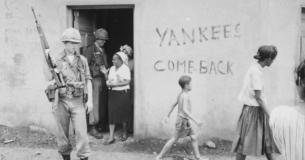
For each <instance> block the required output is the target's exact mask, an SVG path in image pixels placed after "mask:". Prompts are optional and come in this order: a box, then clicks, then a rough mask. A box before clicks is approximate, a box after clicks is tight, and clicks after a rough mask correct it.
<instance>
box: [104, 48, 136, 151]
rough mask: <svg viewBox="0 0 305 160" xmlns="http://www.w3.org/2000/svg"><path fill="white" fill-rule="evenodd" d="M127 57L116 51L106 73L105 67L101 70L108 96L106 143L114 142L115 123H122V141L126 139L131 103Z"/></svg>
mask: <svg viewBox="0 0 305 160" xmlns="http://www.w3.org/2000/svg"><path fill="white" fill-rule="evenodd" d="M127 62H128V58H127V56H126V54H125V53H123V52H117V53H116V54H114V55H113V58H112V63H113V66H112V67H111V68H110V70H109V74H108V75H107V70H106V68H102V69H101V71H102V72H103V73H104V74H105V76H106V77H107V81H106V84H107V86H108V88H109V97H108V116H109V130H110V136H109V139H108V140H107V141H106V142H105V144H106V145H108V144H112V143H114V141H115V139H114V129H115V124H118V123H119V124H123V135H122V137H121V140H122V141H125V140H126V139H127V122H128V121H129V119H130V117H131V116H130V114H131V103H130V86H129V83H130V70H129V68H128V66H127V65H126V64H127Z"/></svg>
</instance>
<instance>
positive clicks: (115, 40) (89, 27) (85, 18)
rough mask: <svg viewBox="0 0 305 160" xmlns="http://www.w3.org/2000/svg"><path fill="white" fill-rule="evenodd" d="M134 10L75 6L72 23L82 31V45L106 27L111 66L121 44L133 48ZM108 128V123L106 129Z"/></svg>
mask: <svg viewBox="0 0 305 160" xmlns="http://www.w3.org/2000/svg"><path fill="white" fill-rule="evenodd" d="M133 12H134V10H133V7H122V8H120V7H114V8H113V7H112V8H105V7H101V9H99V7H96V6H93V7H92V9H91V8H90V7H85V8H82V7H79V8H77V7H73V8H72V14H73V16H72V18H73V19H72V20H73V23H72V25H73V27H75V28H78V29H79V31H80V33H81V36H82V44H81V45H82V47H85V46H88V45H91V44H93V43H94V34H93V32H94V31H95V30H97V29H99V28H104V29H106V30H107V31H108V34H109V40H108V41H107V42H106V44H105V50H106V53H107V61H108V64H109V65H110V66H111V65H112V56H113V55H114V54H115V53H116V52H118V51H119V50H120V46H122V45H125V44H127V45H129V46H131V47H132V48H133V38H134V37H133V34H134V33H133ZM132 80H133V77H132ZM132 93H133V92H132ZM132 97H133V96H132ZM101 100H102V101H103V102H102V103H104V102H105V100H104V99H103V98H101ZM132 101H133V100H132ZM106 103H107V102H106ZM104 105H105V104H104ZM132 105H133V103H132ZM132 108H133V106H132ZM132 110H133V109H132ZM102 125H104V126H103V127H102V128H104V127H105V123H104V124H102ZM107 128H108V124H107V126H106V130H107ZM103 130H105V129H103ZM129 132H133V120H132V122H131V125H130V126H129Z"/></svg>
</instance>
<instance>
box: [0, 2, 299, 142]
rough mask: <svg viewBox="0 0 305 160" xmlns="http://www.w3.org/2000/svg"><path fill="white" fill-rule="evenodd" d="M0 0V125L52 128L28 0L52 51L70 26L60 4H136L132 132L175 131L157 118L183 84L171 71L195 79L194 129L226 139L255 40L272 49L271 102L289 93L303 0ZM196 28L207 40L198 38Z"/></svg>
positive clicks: (283, 100) (290, 98)
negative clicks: (197, 121)
mask: <svg viewBox="0 0 305 160" xmlns="http://www.w3.org/2000/svg"><path fill="white" fill-rule="evenodd" d="M1 3H2V4H3V5H0V13H1V14H0V16H2V17H1V18H0V33H1V35H4V36H3V38H1V39H0V48H1V49H2V50H1V53H0V65H1V67H0V73H1V74H0V75H1V76H0V97H2V98H1V100H2V101H1V104H0V124H5V125H12V126H14V125H27V124H32V123H34V124H40V125H43V126H47V127H48V128H50V127H51V126H52V125H53V122H54V121H53V118H52V116H51V110H50V104H49V103H48V102H47V99H46V98H45V95H44V93H43V91H44V88H45V86H46V81H45V80H44V77H43V74H42V64H43V57H42V54H41V47H40V43H39V39H38V35H37V32H36V28H35V25H34V20H33V16H32V13H31V10H30V6H34V7H35V9H36V12H37V13H38V14H39V19H40V21H41V24H42V26H43V28H44V30H45V33H46V36H47V38H48V40H49V43H50V46H51V49H52V52H53V53H58V52H60V50H61V49H62V44H61V43H60V41H59V38H60V36H61V33H62V31H63V30H64V29H65V27H66V26H67V24H66V23H67V17H68V16H67V14H66V13H67V12H66V4H68V5H82V4H90V5H102V4H135V12H134V36H135V37H134V40H135V42H134V46H135V61H136V63H135V65H136V66H135V67H136V68H135V69H136V70H135V71H136V73H135V76H136V77H135V79H136V80H135V83H136V106H135V134H136V135H137V136H138V137H148V136H158V137H162V138H167V137H168V136H169V135H170V134H171V133H172V131H173V129H174V120H175V118H174V117H175V116H172V119H171V122H170V124H168V125H164V124H162V123H161V119H162V117H164V115H166V112H167V110H168V108H169V106H170V104H171V103H172V102H173V101H174V100H175V98H176V95H177V94H178V92H179V91H180V89H179V86H178V83H177V80H178V78H179V77H180V76H181V75H183V74H188V75H191V76H192V78H193V91H192V92H191V96H192V101H193V107H194V109H193V112H194V114H195V116H197V117H199V118H200V119H201V120H202V121H204V122H205V123H206V126H204V128H201V129H197V130H198V131H199V133H200V135H201V136H200V137H201V139H204V138H208V137H211V136H220V137H223V138H232V136H233V135H234V129H235V125H236V121H237V118H238V116H239V114H240V111H241V108H242V104H240V103H239V102H238V101H237V99H236V96H237V94H238V92H239V90H240V86H241V83H242V79H243V76H244V74H245V72H246V70H247V68H248V66H249V65H250V63H251V62H252V61H253V60H252V57H253V55H254V54H255V53H256V51H257V48H258V46H260V45H262V44H274V45H276V46H277V47H278V51H279V55H278V57H277V59H276V60H275V62H274V64H273V66H272V67H271V68H266V92H267V98H268V102H269V103H268V104H270V105H269V106H270V107H271V108H272V107H274V106H276V105H278V104H293V102H294V84H293V74H292V71H293V68H294V66H295V61H297V57H298V44H299V42H298V33H299V23H300V22H299V21H300V10H299V8H300V3H301V2H297V1H286V0H269V1H267V0H261V1H251V0H226V1H224V0H222V1H221V0H204V1H203V0H191V1H187V2H186V1H184V0H166V1H165V0H145V1H144V0H127V1H126V0H113V1H106V0H88V1H85V0H66V1H60V0H56V1H54V0H52V1H51V0H45V1H39V0H14V1H13V0H1ZM213 27H214V29H213V30H214V32H215V33H214V34H212V28H213ZM199 28H201V31H202V32H204V34H205V36H206V38H207V40H206V39H205V38H204V37H203V36H202V35H201V37H200V33H199ZM182 29H183V30H184V32H186V33H187V34H189V35H190V36H191V37H192V32H194V40H193V42H192V41H191V40H189V39H188V38H187V37H183V31H182ZM205 29H206V31H204V30H205ZM224 30H226V33H224ZM213 35H214V36H213ZM184 38H185V39H184ZM213 38H214V39H213ZM184 41H185V43H184ZM177 42H178V43H179V45H177ZM169 43H170V45H169ZM177 61H179V62H181V63H182V62H184V61H185V63H186V66H187V67H186V68H181V66H180V67H179V69H177V67H176V65H175V67H174V69H172V68H168V67H167V65H168V63H169V64H170V67H171V66H172V65H173V64H172V63H173V62H174V63H177ZM156 62H158V63H157V64H156ZM200 63H201V67H200ZM155 64H156V67H155ZM218 64H219V66H220V70H219V71H218V70H217V65H218ZM188 65H190V66H188ZM228 65H229V70H228V69H227V68H228ZM211 66H212V69H211ZM205 67H208V71H207V70H206V68H205ZM215 67H216V70H217V71H216V72H215ZM160 69H161V70H162V69H165V70H164V71H159V70H160ZM184 69H185V70H184ZM210 70H211V71H210Z"/></svg>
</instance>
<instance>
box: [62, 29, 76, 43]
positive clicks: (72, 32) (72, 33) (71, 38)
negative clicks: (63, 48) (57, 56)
mask: <svg viewBox="0 0 305 160" xmlns="http://www.w3.org/2000/svg"><path fill="white" fill-rule="evenodd" d="M61 41H62V42H75V43H81V36H80V33H79V31H78V30H77V29H75V28H68V29H66V30H65V31H64V32H63V34H62V37H61Z"/></svg>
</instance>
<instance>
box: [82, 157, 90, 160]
mask: <svg viewBox="0 0 305 160" xmlns="http://www.w3.org/2000/svg"><path fill="white" fill-rule="evenodd" d="M80 160H88V157H86V158H81V159H80Z"/></svg>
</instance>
